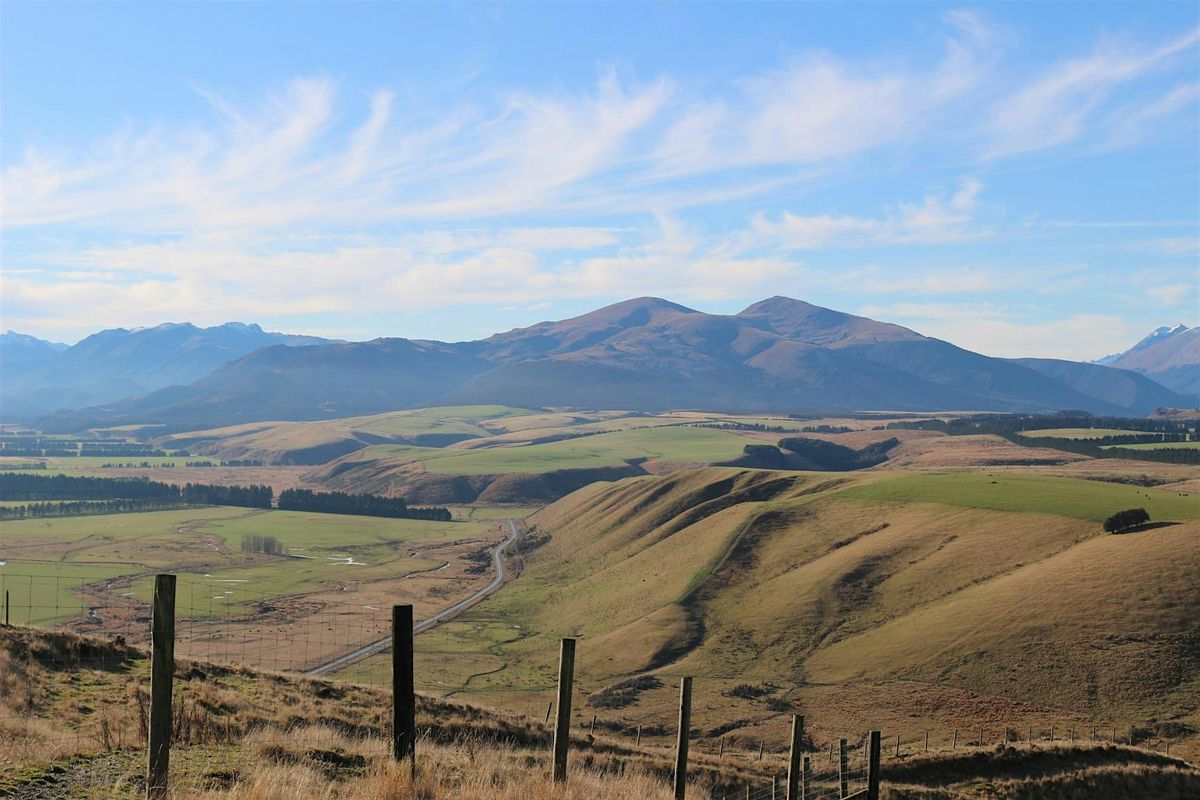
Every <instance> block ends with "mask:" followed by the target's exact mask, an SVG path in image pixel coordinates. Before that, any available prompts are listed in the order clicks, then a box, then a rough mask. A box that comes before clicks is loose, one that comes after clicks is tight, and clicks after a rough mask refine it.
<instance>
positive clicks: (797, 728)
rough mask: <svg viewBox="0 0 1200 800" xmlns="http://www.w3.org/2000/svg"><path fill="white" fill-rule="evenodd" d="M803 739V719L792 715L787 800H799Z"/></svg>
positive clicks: (797, 715)
mask: <svg viewBox="0 0 1200 800" xmlns="http://www.w3.org/2000/svg"><path fill="white" fill-rule="evenodd" d="M803 739H804V717H802V716H800V715H799V714H793V715H792V746H791V749H790V750H789V751H788V771H787V800H799V797H800V794H799V789H800V748H801V746H802V742H803Z"/></svg>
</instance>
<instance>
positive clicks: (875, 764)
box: [867, 731, 883, 800]
mask: <svg viewBox="0 0 1200 800" xmlns="http://www.w3.org/2000/svg"><path fill="white" fill-rule="evenodd" d="M882 738H883V735H882V734H881V733H880V732H879V731H871V738H870V742H869V744H868V750H867V800H879V748H880V744H881V740H882Z"/></svg>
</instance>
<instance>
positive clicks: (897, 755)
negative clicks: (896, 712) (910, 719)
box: [896, 730, 983, 758]
mask: <svg viewBox="0 0 1200 800" xmlns="http://www.w3.org/2000/svg"><path fill="white" fill-rule="evenodd" d="M979 743H980V744H983V731H982V730H980V731H979ZM899 757H900V734H898V733H897V734H896V758H899Z"/></svg>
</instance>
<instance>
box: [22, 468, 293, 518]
mask: <svg viewBox="0 0 1200 800" xmlns="http://www.w3.org/2000/svg"><path fill="white" fill-rule="evenodd" d="M273 496H274V491H273V490H272V489H271V487H270V486H219V485H210V484H204V483H189V484H186V485H184V486H183V488H180V487H178V486H176V485H175V484H173V483H159V482H158V481H150V480H146V479H145V478H91V477H83V476H74V475H26V474H23V473H19V472H14V473H0V500H36V501H56V502H57V504H59V505H61V504H62V501H71V500H120V501H129V500H156V501H162V502H164V503H167V504H173V505H184V504H189V505H209V506H245V507H247V508H270V507H271V498H272V497H273ZM147 507H156V506H154V505H153V504H152V503H150V504H147ZM131 510H132V509H131ZM79 513H84V512H79Z"/></svg>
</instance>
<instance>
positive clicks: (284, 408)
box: [52, 297, 1184, 427]
mask: <svg viewBox="0 0 1200 800" xmlns="http://www.w3.org/2000/svg"><path fill="white" fill-rule="evenodd" d="M484 402H486V403H505V404H509V405H516V406H525V407H547V406H569V407H583V408H625V409H633V410H642V411H661V410H664V409H673V408H703V409H709V410H727V411H785V412H802V411H845V410H866V409H878V410H899V411H904V410H911V411H916V410H947V409H957V410H995V411H1044V410H1056V409H1063V408H1078V409H1087V410H1090V411H1093V412H1095V413H1102V414H1145V413H1149V412H1150V411H1152V410H1153V409H1154V408H1156V407H1158V406H1162V405H1178V404H1180V403H1182V402H1184V398H1182V397H1181V396H1180V395H1178V394H1176V393H1174V392H1171V391H1170V390H1168V389H1165V388H1163V387H1156V386H1155V385H1154V384H1153V383H1152V382H1150V381H1146V380H1144V379H1142V378H1139V377H1138V376H1137V375H1134V374H1132V373H1129V372H1126V371H1122V370H1119V369H1112V368H1108V367H1103V366H1097V365H1087V364H1075V363H1074V362H1058V361H1053V360H1044V359H1038V360H1032V361H1030V362H1028V363H1026V362H1023V361H1019V360H1018V361H1014V360H1006V359H1000V358H991V357H988V356H984V355H980V354H979V353H974V352H971V351H969V350H964V349H962V348H960V347H957V346H955V345H953V344H950V343H948V342H944V341H941V340H939V339H933V338H929V337H926V336H922V335H921V334H919V333H916V332H915V331H911V330H909V329H907V328H903V327H901V326H898V325H890V324H887V323H882V322H877V321H875V320H871V319H867V318H865V317H858V316H854V315H851V314H844V313H841V312H838V311H834V310H831V309H826V308H821V307H819V306H814V305H811V304H809V303H804V302H802V301H799V300H792V299H789V298H784V297H775V298H771V299H769V300H764V301H762V302H760V303H755V304H754V305H752V306H750V307H749V308H747V309H745V310H744V311H742V312H741V313H739V314H733V315H714V314H705V313H702V312H699V311H695V310H693V309H690V308H687V307H685V306H681V305H678V304H676V303H671V302H668V301H666V300H661V299H657V298H638V299H634V300H627V301H625V302H621V303H617V304H615V305H611V306H607V307H605V308H602V309H599V310H597V311H593V312H591V313H589V314H584V315H582V316H579V317H574V318H572V319H567V320H560V321H553V322H543V323H538V324H536V325H532V326H529V327H527V328H519V329H516V330H512V331H508V332H506V333H501V334H496V335H495V336H491V337H489V338H487V339H483V340H479V341H474V342H462V343H457V344H445V343H441V342H428V341H410V340H406V339H377V340H375V341H371V342H360V343H349V344H347V343H340V344H327V345H322V346H313V347H300V348H288V347H270V348H265V349H261V350H258V351H255V352H253V353H251V354H249V355H247V356H245V357H243V358H241V359H239V360H237V361H234V362H231V363H229V364H227V365H225V366H222V367H221V368H220V369H218V370H216V371H214V372H213V373H212V374H210V375H207V376H205V377H204V378H202V379H200V380H198V381H195V382H194V383H192V384H190V385H187V386H174V387H170V388H166V389H162V390H159V391H157V392H153V393H151V394H149V395H146V396H144V397H140V398H137V399H132V400H123V401H121V402H117V403H112V404H107V405H105V406H103V407H98V408H86V409H82V410H80V411H76V412H71V413H68V414H63V415H60V416H59V417H58V418H57V419H56V420H54V421H53V423H52V424H54V425H56V426H60V427H72V426H74V427H79V426H82V425H84V424H94V423H98V422H103V423H105V424H116V423H121V422H132V421H140V422H158V423H164V424H169V425H191V426H196V425H209V424H214V425H215V424H227V423H233V422H239V421H249V420H263V419H321V418H328V417H336V416H346V415H351V414H367V413H375V412H381V411H387V410H393V409H397V408H406V407H415V406H422V405H431V404H442V403H484Z"/></svg>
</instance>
